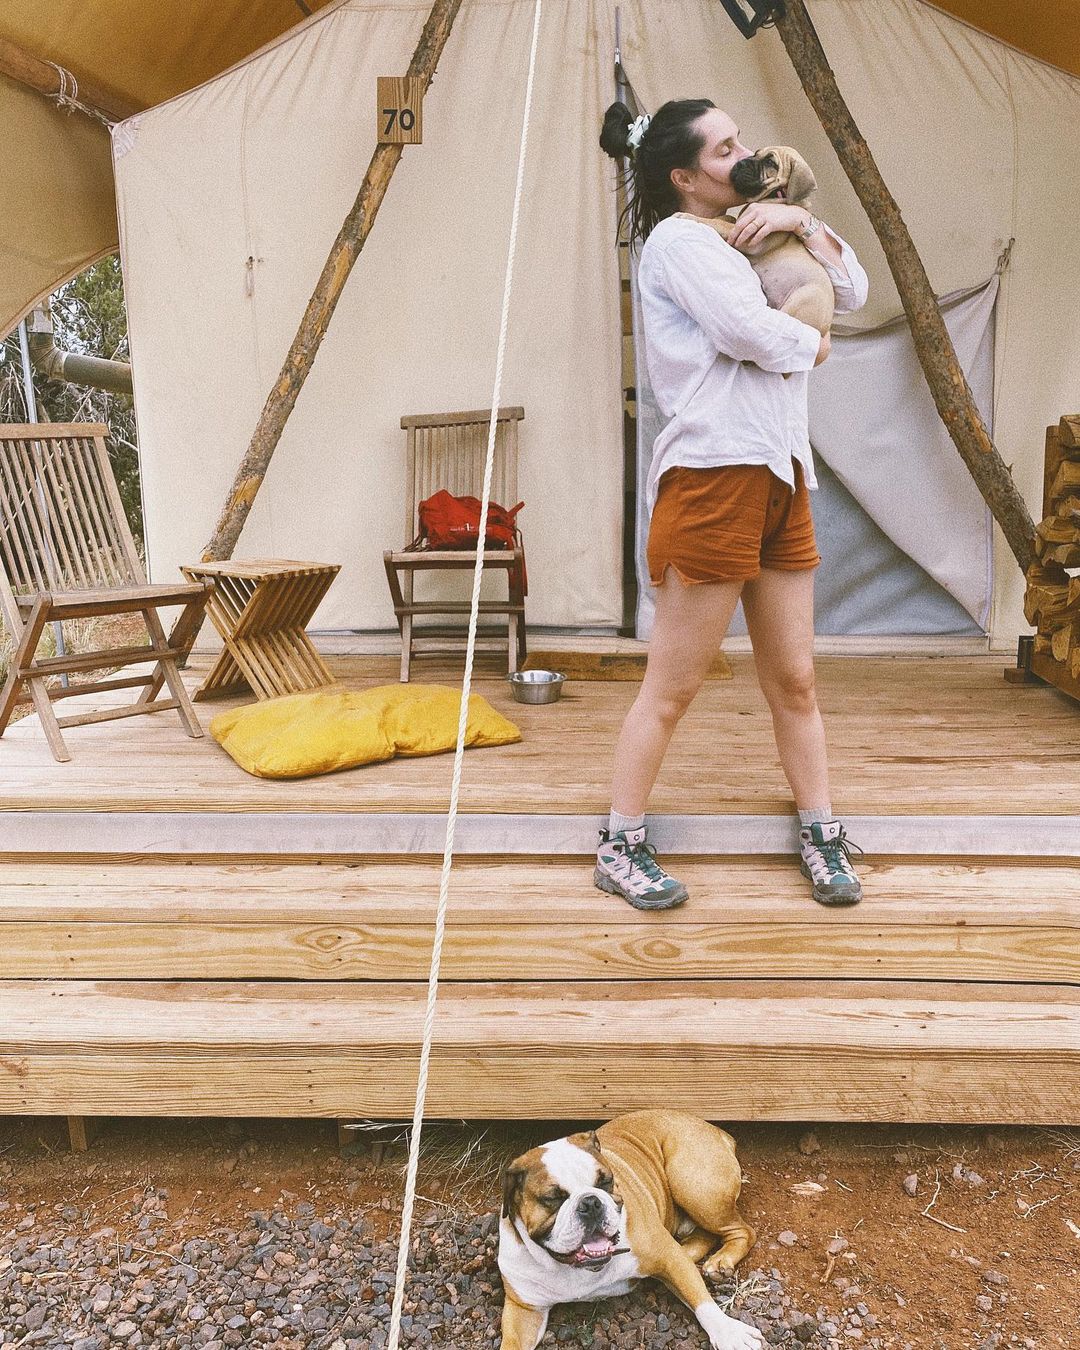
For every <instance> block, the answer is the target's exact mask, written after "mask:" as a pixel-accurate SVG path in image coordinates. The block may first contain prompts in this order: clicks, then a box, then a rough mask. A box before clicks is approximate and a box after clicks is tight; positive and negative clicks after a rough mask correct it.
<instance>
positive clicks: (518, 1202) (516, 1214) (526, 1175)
mask: <svg viewBox="0 0 1080 1350" xmlns="http://www.w3.org/2000/svg"><path fill="white" fill-rule="evenodd" d="M502 1213H503V1218H504V1220H506V1221H507V1222H508V1223H509V1224H510V1225H511V1227H512V1229H513V1232H514V1234H515V1235H516V1237H517V1238H518V1240H519V1241H520V1242H522V1243H524V1244H525V1245H532V1246H535V1247H537V1248H539V1250H540V1251H541V1252H542V1253H545V1254H546V1255H547V1256H549V1257H551V1259H552V1260H554V1261H557V1262H559V1263H560V1264H562V1265H566V1266H573V1267H576V1268H579V1269H585V1270H600V1269H602V1267H604V1266H605V1265H607V1263H608V1262H609V1261H610V1260H611V1258H612V1257H613V1256H615V1255H617V1254H619V1253H620V1252H624V1251H626V1250H627V1247H626V1243H625V1234H624V1231H623V1202H622V1196H621V1195H620V1194H619V1192H618V1189H617V1187H616V1185H615V1178H614V1177H613V1176H612V1172H611V1168H610V1167H609V1166H608V1165H607V1163H606V1162H605V1161H604V1157H603V1154H602V1153H601V1152H600V1141H599V1139H598V1138H597V1136H596V1134H595V1132H590V1133H587V1134H572V1135H569V1136H568V1137H567V1138H566V1139H556V1140H554V1141H553V1142H552V1143H550V1144H542V1145H541V1146H540V1147H539V1148H534V1149H531V1150H530V1151H529V1152H528V1153H523V1154H522V1155H521V1157H520V1158H515V1159H514V1161H513V1162H512V1163H510V1165H509V1166H508V1167H507V1169H506V1171H505V1173H504V1174H503V1206H502Z"/></svg>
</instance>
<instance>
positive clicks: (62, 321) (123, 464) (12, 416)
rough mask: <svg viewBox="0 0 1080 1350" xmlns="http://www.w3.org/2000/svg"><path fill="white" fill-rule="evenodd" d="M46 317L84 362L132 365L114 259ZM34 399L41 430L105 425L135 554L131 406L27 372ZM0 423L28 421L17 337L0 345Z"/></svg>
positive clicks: (57, 295) (139, 537) (139, 526)
mask: <svg viewBox="0 0 1080 1350" xmlns="http://www.w3.org/2000/svg"><path fill="white" fill-rule="evenodd" d="M49 309H50V312H51V314H52V321H53V328H54V329H55V332H56V343H57V346H59V347H62V348H64V349H65V350H66V351H70V352H79V353H80V354H81V355H84V356H104V357H106V358H108V359H109V360H115V361H128V360H130V359H131V358H130V355H129V351H128V334H127V311H126V309H125V307H124V282H123V277H122V276H121V273H120V260H119V258H116V257H109V258H103V259H102V260H101V261H100V262H97V263H94V265H93V266H92V267H88V268H87V269H86V271H85V272H81V273H80V274H79V275H78V276H77V277H75V278H74V279H73V280H71V281H69V282H67V283H66V284H65V285H63V286H61V287H60V289H59V290H58V291H56V292H54V294H53V295H52V296H51V298H50V300H49ZM34 394H35V398H36V399H37V405H38V417H39V418H40V419H41V421H43V422H44V421H49V422H104V423H105V424H106V425H107V426H108V427H109V430H110V436H109V441H108V446H109V458H110V459H111V461H112V466H113V472H114V473H115V474H116V481H117V483H118V485H119V487H120V496H121V498H122V500H123V503H124V509H125V511H126V512H127V517H128V521H129V522H130V524H131V532H132V534H133V535H134V536H135V539H136V542H137V544H138V545H139V548H140V549H141V548H142V543H143V521H142V500H141V497H140V495H139V452H138V441H137V438H136V430H135V409H134V407H133V405H132V401H131V399H130V398H129V397H128V396H126V395H123V394H111V393H106V392H105V391H104V390H102V389H85V388H82V387H81V386H79V385H73V384H67V383H65V382H63V381H46V380H45V379H44V378H43V377H42V376H41V374H40V373H39V372H38V371H35V372H34ZM0 420H3V421H5V422H25V421H26V420H27V412H26V400H25V396H24V391H23V380H22V364H21V357H20V354H19V334H18V331H17V330H16V331H15V332H13V333H11V334H9V336H8V337H7V338H6V339H5V341H4V342H3V344H2V345H0Z"/></svg>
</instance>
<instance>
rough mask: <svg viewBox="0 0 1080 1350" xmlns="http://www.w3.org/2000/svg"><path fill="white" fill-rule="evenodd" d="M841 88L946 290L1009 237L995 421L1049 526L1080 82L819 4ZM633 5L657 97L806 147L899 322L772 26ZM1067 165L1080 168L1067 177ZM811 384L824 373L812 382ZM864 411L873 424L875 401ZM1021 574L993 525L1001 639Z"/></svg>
mask: <svg viewBox="0 0 1080 1350" xmlns="http://www.w3.org/2000/svg"><path fill="white" fill-rule="evenodd" d="M807 7H808V10H809V13H810V16H811V18H812V19H813V22H814V25H815V27H816V28H817V30H818V33H819V35H820V37H821V41H822V45H823V47H824V49H825V52H826V54H827V56H828V58H829V63H830V65H831V66H832V68H833V71H834V73H835V75H836V79H837V82H838V84H839V87H840V90H841V92H842V93H843V95H844V97H845V99H846V100H847V102H848V105H849V107H850V108H851V112H852V115H853V116H854V118H855V121H856V123H857V124H858V126H859V128H860V130H861V131H862V133H863V135H864V136H865V138H866V141H867V144H868V145H869V147H870V149H871V152H872V153H873V155H874V158H875V160H876V161H877V164H878V167H879V168H880V170H881V172H882V175H883V177H884V179H885V182H886V184H887V185H888V187H889V189H890V190H891V192H892V194H893V196H894V197H895V198H896V200H897V202H898V203H899V205H900V209H901V211H902V213H903V216H904V220H905V222H906V224H907V227H908V229H909V230H910V231H911V235H912V238H913V239H914V242H915V246H916V248H917V249H918V251H919V253H920V256H921V257H922V260H923V263H924V265H925V267H926V271H927V274H928V276H929V278H930V283H931V285H932V287H933V289H934V292H935V294H937V295H938V296H944V295H947V294H949V293H950V292H953V291H959V290H963V289H966V288H970V287H975V286H979V285H981V284H983V283H985V281H986V279H987V278H988V277H990V276H991V275H992V274H993V272H994V270H995V267H996V265H997V260H998V258H999V256H1000V254H1001V253H1002V251H1003V250H1004V248H1005V247H1006V245H1007V244H1008V241H1009V240H1010V239H1011V238H1015V240H1016V243H1015V245H1014V247H1013V250H1012V256H1011V261H1010V265H1009V267H1008V268H1007V269H1006V270H1005V272H1004V273H1003V275H1002V279H1001V290H1000V295H999V297H998V301H997V306H996V312H997V322H996V331H995V356H994V360H995V378H994V409H993V421H994V431H995V440H996V444H997V447H998V449H999V450H1000V452H1001V454H1002V457H1003V458H1004V460H1005V462H1006V463H1007V464H1010V465H1012V468H1013V474H1014V477H1015V479H1016V482H1017V485H1018V486H1019V488H1020V490H1021V492H1022V493H1023V495H1024V497H1025V499H1026V500H1027V503H1028V506H1029V509H1030V510H1031V511H1032V513H1033V515H1034V517H1035V519H1036V520H1037V519H1038V518H1039V516H1040V514H1041V511H1040V507H1041V501H1042V462H1043V439H1044V437H1043V428H1044V427H1045V426H1046V425H1048V424H1049V423H1051V422H1056V421H1057V419H1058V418H1059V417H1060V416H1061V414H1062V413H1063V412H1065V411H1067V410H1068V409H1069V408H1071V407H1072V406H1073V404H1074V403H1075V402H1076V371H1077V369H1078V368H1080V329H1078V328H1077V326H1076V324H1075V323H1074V322H1073V321H1072V313H1073V310H1074V308H1075V295H1076V290H1077V285H1078V284H1080V254H1078V252H1077V249H1076V229H1075V221H1076V219H1077V218H1078V215H1080V176H1078V175H1077V174H1076V172H1075V170H1074V167H1073V157H1072V155H1071V150H1070V147H1071V146H1072V145H1073V144H1075V142H1076V139H1077V137H1078V135H1080V80H1078V79H1076V78H1075V77H1074V76H1070V75H1066V74H1064V73H1063V72H1062V71H1059V70H1056V69H1054V68H1052V67H1049V66H1046V65H1043V64H1042V63H1040V62H1039V61H1036V60H1035V59H1033V58H1032V57H1029V56H1026V55H1024V54H1022V53H1020V52H1017V51H1015V50H1013V49H1011V48H1009V47H1007V46H1004V45H1003V44H1001V43H997V42H994V41H992V40H991V39H989V38H987V37H985V36H984V35H983V34H981V33H979V32H978V31H976V30H975V29H973V28H970V27H968V26H966V25H965V24H963V23H960V22H958V21H956V20H954V19H952V18H950V17H949V16H948V15H946V14H943V13H941V12H940V11H938V10H936V9H932V8H930V7H929V6H926V5H923V4H921V3H918V0H873V3H866V0H808V6H807ZM664 10H665V18H664V22H663V23H657V22H656V21H655V10H654V8H653V6H652V4H651V3H650V0H630V2H628V3H626V4H624V5H623V11H622V12H623V34H624V37H623V44H622V45H623V58H624V62H625V65H626V68H627V71H628V73H629V75H630V78H631V80H632V81H633V83H634V88H635V90H636V92H637V95H638V97H639V99H640V100H641V101H642V103H643V105H644V106H645V107H646V108H648V109H654V108H656V107H657V106H658V104H660V103H661V102H663V101H664V100H665V99H667V98H672V97H678V96H682V95H690V94H693V95H697V94H700V93H705V94H706V95H707V96H709V97H711V98H713V100H714V101H715V102H716V103H717V104H719V105H720V106H721V107H723V108H724V109H725V110H726V111H728V112H730V113H731V115H732V116H733V117H734V118H735V120H736V122H737V123H738V125H739V127H740V128H741V130H742V139H743V140H744V141H745V142H746V143H747V144H749V145H765V144H769V143H781V144H791V145H795V146H797V147H798V148H799V149H800V151H801V152H802V153H803V155H804V156H805V157H806V159H807V160H808V161H809V163H810V164H811V166H812V167H813V169H814V172H815V175H816V177H817V180H818V191H817V194H816V196H815V199H814V200H815V205H816V208H817V210H818V212H819V213H820V214H821V215H822V216H823V217H824V219H826V220H827V221H828V222H829V224H830V225H832V226H833V227H834V228H835V229H836V230H837V231H838V232H839V233H840V234H841V235H842V236H843V237H844V238H845V239H847V240H849V241H850V242H851V244H852V245H853V247H854V248H855V251H856V252H857V253H858V255H859V259H860V261H861V262H862V264H863V266H864V267H865V268H866V270H867V273H868V274H869V277H870V296H869V300H868V302H867V305H866V306H865V308H864V309H862V310H860V311H859V313H857V314H854V315H844V316H842V317H843V319H844V321H845V323H846V322H849V321H850V322H851V324H852V325H853V326H855V327H863V328H866V329H870V328H875V327H878V326H879V325H881V324H882V323H884V322H885V321H886V320H888V319H890V318H892V317H894V316H895V315H897V314H899V313H901V305H900V300H899V296H898V294H897V291H896V287H895V285H894V283H893V280H892V276H891V273H890V272H889V269H888V264H887V263H886V261H885V257H884V253H883V251H882V249H881V246H880V244H879V243H878V240H877V237H876V235H875V234H874V232H873V229H872V227H871V225H870V222H869V220H868V219H867V218H866V215H865V212H864V211H863V209H862V206H861V204H860V203H859V200H858V198H857V196H856V195H855V191H854V189H853V188H852V186H851V184H850V183H849V182H848V179H847V177H846V175H845V174H844V172H843V170H842V168H841V167H840V164H839V162H838V160H837V158H836V155H835V153H834V151H833V149H832V147H831V145H830V144H829V141H828V139H827V137H826V136H825V133H824V131H823V130H822V128H821V126H820V124H819V123H818V121H817V118H816V117H815V115H814V114H813V112H812V110H811V108H810V106H809V103H808V102H807V99H806V96H805V94H804V93H803V90H802V88H801V86H800V84H799V81H798V77H797V76H796V74H795V71H794V69H793V68H792V65H791V61H790V59H789V58H788V56H787V53H786V52H785V51H784V47H783V43H782V42H781V41H780V38H779V36H778V35H777V34H776V33H775V31H773V30H769V29H765V30H762V31H761V32H760V33H759V34H758V35H757V36H756V37H755V38H754V39H753V41H751V42H747V41H746V40H745V39H743V38H742V37H740V36H739V35H738V34H737V33H736V31H735V28H734V25H732V24H731V23H730V21H728V20H727V19H726V18H725V17H724V16H723V15H722V13H720V12H719V11H718V7H717V6H716V5H715V4H712V3H711V2H710V0H665V5H664ZM1066 166H1068V167H1066ZM813 378H814V377H813V376H811V380H813ZM864 415H865V416H866V417H867V418H872V417H873V415H874V409H873V407H870V406H868V407H866V408H865V409H864ZM1022 600H1023V576H1022V574H1021V572H1020V569H1019V567H1018V566H1017V564H1016V561H1015V559H1014V558H1013V555H1012V553H1011V552H1010V550H1009V548H1008V546H1007V544H1006V543H1005V541H1004V538H1003V537H1002V535H1001V532H1000V530H998V528H997V527H996V525H995V527H994V603H993V606H992V610H991V616H990V633H991V643H992V645H993V646H994V647H996V648H1000V649H1008V648H1014V647H1015V644H1016V637H1017V635H1018V634H1019V633H1020V632H1027V631H1029V626H1028V625H1027V624H1026V623H1025V621H1024V617H1023V609H1022Z"/></svg>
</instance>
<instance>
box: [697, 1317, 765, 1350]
mask: <svg viewBox="0 0 1080 1350" xmlns="http://www.w3.org/2000/svg"><path fill="white" fill-rule="evenodd" d="M728 1321H729V1322H730V1323H731V1330H730V1331H728V1332H725V1333H724V1335H723V1337H722V1338H720V1339H715V1338H714V1339H713V1340H712V1342H711V1344H712V1348H713V1350H768V1345H767V1343H766V1340H765V1337H764V1336H763V1335H762V1334H761V1332H760V1331H758V1329H757V1327H748V1326H746V1324H745V1323H743V1322H736V1321H735V1319H734V1318H730V1317H729V1318H728Z"/></svg>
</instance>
